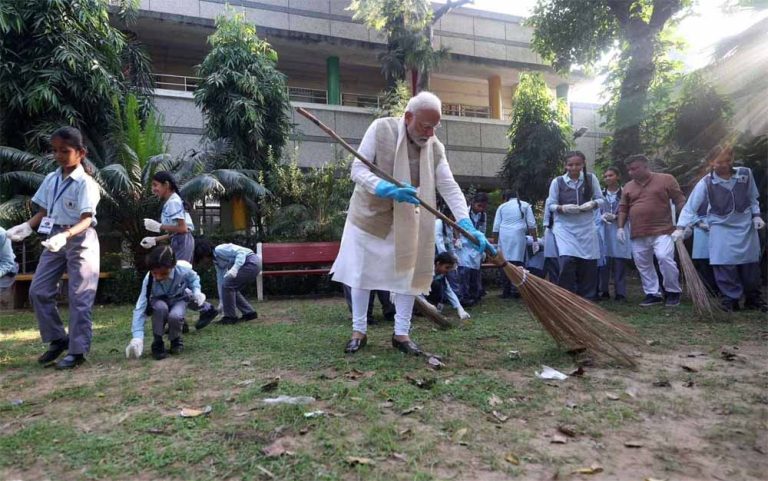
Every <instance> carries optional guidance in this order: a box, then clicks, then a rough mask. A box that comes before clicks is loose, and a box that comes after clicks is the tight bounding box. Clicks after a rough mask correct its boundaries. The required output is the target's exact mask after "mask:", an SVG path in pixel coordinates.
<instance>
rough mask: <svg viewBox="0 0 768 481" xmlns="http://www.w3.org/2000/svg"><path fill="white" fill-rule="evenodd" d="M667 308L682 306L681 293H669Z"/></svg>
mask: <svg viewBox="0 0 768 481" xmlns="http://www.w3.org/2000/svg"><path fill="white" fill-rule="evenodd" d="M664 305H665V306H667V307H677V306H679V305H680V293H679V292H668V293H667V300H666V302H665V303H664Z"/></svg>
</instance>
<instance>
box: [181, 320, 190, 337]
mask: <svg viewBox="0 0 768 481" xmlns="http://www.w3.org/2000/svg"><path fill="white" fill-rule="evenodd" d="M181 332H182V333H183V334H186V333H188V332H189V324H187V321H181Z"/></svg>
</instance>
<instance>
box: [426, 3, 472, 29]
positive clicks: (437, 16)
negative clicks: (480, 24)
mask: <svg viewBox="0 0 768 481" xmlns="http://www.w3.org/2000/svg"><path fill="white" fill-rule="evenodd" d="M473 1H474V0H448V1H447V2H445V4H444V5H443V6H442V7H440V8H438V9H437V11H436V12H435V13H434V15H433V16H432V25H434V24H435V22H437V21H438V20H440V17H442V16H443V15H445V14H446V13H448V12H450V11H451V10H453V9H454V8H459V7H461V6H462V5H466V4H468V3H472V2H473Z"/></svg>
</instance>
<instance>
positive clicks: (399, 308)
mask: <svg viewBox="0 0 768 481" xmlns="http://www.w3.org/2000/svg"><path fill="white" fill-rule="evenodd" d="M350 291H351V297H352V330H353V331H357V332H361V333H363V334H366V333H367V332H368V301H369V300H370V298H371V291H370V290H368V289H360V288H357V287H352V288H350ZM392 295H393V296H394V297H395V299H394V303H395V335H396V336H407V335H408V333H409V332H410V331H411V316H412V315H413V303H414V301H415V300H416V296H411V295H407V294H392Z"/></svg>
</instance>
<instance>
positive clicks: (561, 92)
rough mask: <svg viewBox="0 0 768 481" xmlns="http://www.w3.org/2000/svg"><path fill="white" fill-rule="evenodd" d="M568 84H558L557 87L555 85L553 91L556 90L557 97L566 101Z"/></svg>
mask: <svg viewBox="0 0 768 481" xmlns="http://www.w3.org/2000/svg"><path fill="white" fill-rule="evenodd" d="M568 87H569V85H568V84H560V85H558V86H557V87H555V91H556V92H557V98H558V99H563V100H565V101H566V102H567V101H568Z"/></svg>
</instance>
